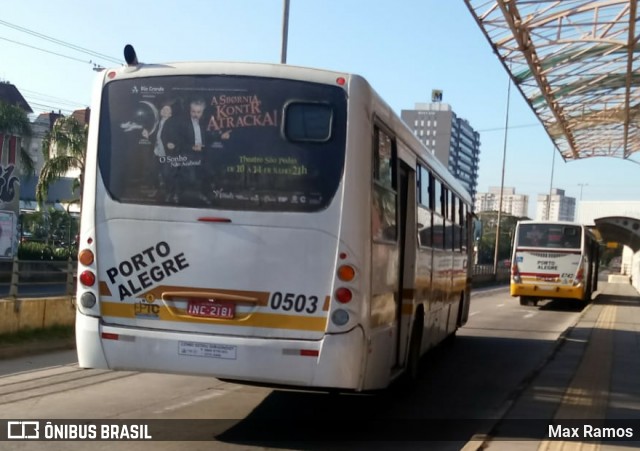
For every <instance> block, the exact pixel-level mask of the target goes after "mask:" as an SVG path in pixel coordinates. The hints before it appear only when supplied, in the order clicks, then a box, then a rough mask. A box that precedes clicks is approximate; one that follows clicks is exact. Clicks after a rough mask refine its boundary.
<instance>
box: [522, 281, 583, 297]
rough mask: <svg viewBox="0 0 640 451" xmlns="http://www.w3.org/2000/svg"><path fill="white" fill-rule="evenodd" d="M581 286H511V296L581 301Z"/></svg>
mask: <svg viewBox="0 0 640 451" xmlns="http://www.w3.org/2000/svg"><path fill="white" fill-rule="evenodd" d="M583 291H584V288H583V286H582V285H579V286H576V287H574V286H569V285H549V284H514V283H512V284H511V289H510V292H511V296H525V297H533V298H543V299H550V298H553V299H556V298H557V299H582V298H583V295H584V293H583Z"/></svg>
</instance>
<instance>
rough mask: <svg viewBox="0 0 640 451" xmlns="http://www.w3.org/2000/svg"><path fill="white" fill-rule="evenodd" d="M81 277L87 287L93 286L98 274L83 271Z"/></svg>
mask: <svg viewBox="0 0 640 451" xmlns="http://www.w3.org/2000/svg"><path fill="white" fill-rule="evenodd" d="M79 279H80V282H81V283H82V284H83V285H85V286H87V287H92V286H93V284H94V283H96V276H95V274H94V273H92V272H91V271H82V273H81V274H80V278H79Z"/></svg>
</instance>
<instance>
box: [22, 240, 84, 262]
mask: <svg viewBox="0 0 640 451" xmlns="http://www.w3.org/2000/svg"><path fill="white" fill-rule="evenodd" d="M69 254H71V259H72V260H75V259H76V258H77V254H78V248H77V247H76V246H75V245H74V246H70V247H69V248H67V247H55V246H52V245H49V244H46V243H42V242H37V241H26V242H23V243H20V245H19V246H18V260H56V261H64V260H68V259H69Z"/></svg>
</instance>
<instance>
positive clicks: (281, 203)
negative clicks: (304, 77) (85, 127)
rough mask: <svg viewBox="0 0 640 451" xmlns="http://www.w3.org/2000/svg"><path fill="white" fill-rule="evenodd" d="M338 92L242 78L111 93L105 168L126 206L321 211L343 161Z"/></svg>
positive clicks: (198, 79)
mask: <svg viewBox="0 0 640 451" xmlns="http://www.w3.org/2000/svg"><path fill="white" fill-rule="evenodd" d="M346 108H347V107H346V93H345V92H344V90H343V89H342V88H340V87H335V86H328V85H322V84H317V83H308V82H301V81H292V80H281V79H270V78H257V77H246V76H243V77H239V76H233V77H232V76H220V75H215V76H214V75H211V76H202V75H200V76H162V77H153V78H133V79H125V80H116V81H113V82H110V83H108V84H107V85H106V86H105V87H104V90H103V97H102V106H101V109H100V132H99V133H100V134H99V144H98V164H99V170H100V174H101V176H102V180H103V181H104V184H105V187H106V190H107V192H108V193H109V195H110V196H111V197H112V198H113V199H114V200H116V201H118V202H121V203H133V204H147V205H170V206H186V207H195V208H218V209H229V210H253V211H304V212H311V211H318V210H321V209H324V208H326V207H327V206H328V205H329V203H330V202H331V200H332V198H333V196H334V195H335V193H336V190H337V187H338V185H339V182H340V177H341V174H342V170H343V166H344V158H345V135H346Z"/></svg>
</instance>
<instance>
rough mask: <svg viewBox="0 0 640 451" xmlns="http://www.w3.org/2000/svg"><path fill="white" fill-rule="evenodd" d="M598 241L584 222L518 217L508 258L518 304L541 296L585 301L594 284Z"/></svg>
mask: <svg viewBox="0 0 640 451" xmlns="http://www.w3.org/2000/svg"><path fill="white" fill-rule="evenodd" d="M598 262H599V245H598V242H597V240H596V237H595V236H594V235H593V233H592V232H591V231H590V230H589V229H588V228H587V227H586V226H584V225H582V224H577V223H573V222H551V221H543V222H538V221H520V222H518V224H517V225H516V230H515V238H514V245H513V257H512V259H511V296H519V297H520V305H537V304H538V301H539V300H541V299H567V300H574V301H579V302H581V303H588V302H590V301H591V295H592V294H593V292H594V291H596V290H597V288H598Z"/></svg>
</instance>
